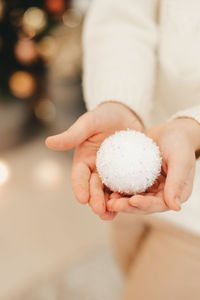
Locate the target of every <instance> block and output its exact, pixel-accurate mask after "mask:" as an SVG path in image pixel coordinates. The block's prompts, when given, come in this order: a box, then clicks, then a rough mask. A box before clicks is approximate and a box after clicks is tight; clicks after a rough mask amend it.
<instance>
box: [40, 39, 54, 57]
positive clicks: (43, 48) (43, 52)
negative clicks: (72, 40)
mask: <svg viewBox="0 0 200 300" xmlns="http://www.w3.org/2000/svg"><path fill="white" fill-rule="evenodd" d="M37 51H38V54H39V55H40V56H41V57H42V58H43V59H45V60H48V59H50V58H51V57H52V56H53V55H54V54H55V52H56V43H55V39H54V38H53V37H52V36H45V37H44V38H43V39H41V41H40V42H39V43H38V45H37Z"/></svg>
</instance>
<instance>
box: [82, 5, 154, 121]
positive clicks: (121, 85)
mask: <svg viewBox="0 0 200 300" xmlns="http://www.w3.org/2000/svg"><path fill="white" fill-rule="evenodd" d="M156 13H157V0H148V1H147V0H124V1H122V0H93V2H92V4H91V7H90V8H89V11H88V14H87V16H86V20H85V23H84V30H83V92H84V98H85V101H86V106H87V108H88V110H92V109H94V108H95V107H96V106H97V105H99V104H100V103H101V102H105V101H110V100H113V101H118V102H121V103H123V104H125V105H127V106H129V107H130V108H131V109H132V110H134V111H135V112H136V113H137V114H138V115H139V116H140V117H141V118H142V120H144V121H145V118H147V117H148V115H149V112H150V110H151V107H152V99H153V93H154V81H155V69H156V63H155V51H156V44H157V25H156Z"/></svg>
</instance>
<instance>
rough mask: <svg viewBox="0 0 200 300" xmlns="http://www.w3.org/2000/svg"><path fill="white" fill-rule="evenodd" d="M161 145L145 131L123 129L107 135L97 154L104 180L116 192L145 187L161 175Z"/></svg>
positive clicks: (144, 189) (144, 188) (99, 171)
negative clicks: (159, 146)
mask: <svg viewBox="0 0 200 300" xmlns="http://www.w3.org/2000/svg"><path fill="white" fill-rule="evenodd" d="M161 162H162V159H161V155H160V151H159V148H158V146H157V145H156V144H155V143H154V142H153V140H152V139H151V138H149V137H147V136H146V135H145V134H143V133H141V132H138V131H135V130H131V129H128V130H122V131H118V132H116V133H115V134H113V135H111V136H109V137H108V138H106V139H105V140H104V141H103V143H102V144H101V146H100V148H99V150H98V152H97V158H96V167H97V171H98V173H99V176H100V178H101V180H102V182H103V183H104V184H105V185H106V186H107V187H108V188H109V189H110V190H111V191H113V192H119V193H122V194H127V195H134V194H136V193H141V192H144V191H146V189H147V188H148V187H150V186H152V185H153V184H154V182H155V180H156V179H157V178H158V176H159V175H160V171H161Z"/></svg>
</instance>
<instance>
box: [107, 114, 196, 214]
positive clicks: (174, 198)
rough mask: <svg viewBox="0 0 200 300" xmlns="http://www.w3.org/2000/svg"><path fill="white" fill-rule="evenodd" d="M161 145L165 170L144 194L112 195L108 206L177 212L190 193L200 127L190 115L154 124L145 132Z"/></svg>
mask: <svg viewBox="0 0 200 300" xmlns="http://www.w3.org/2000/svg"><path fill="white" fill-rule="evenodd" d="M146 134H147V136H149V137H150V138H152V139H153V140H154V141H155V142H156V144H157V145H158V146H159V148H160V151H161V156H162V172H161V175H160V177H159V178H158V179H157V181H156V182H155V184H154V185H153V186H152V187H151V188H149V189H148V190H147V191H146V192H145V193H142V194H140V195H134V196H132V197H124V196H122V195H120V194H118V193H113V194H111V195H110V199H109V201H108V202H107V209H108V210H109V211H113V212H120V211H122V212H129V213H135V214H149V213H155V212H164V211H167V210H169V209H171V210H175V211H178V210H180V209H181V204H182V203H184V202H185V201H186V200H187V199H188V198H189V196H190V195H191V192H192V188H193V180H194V173H195V161H196V159H195V151H196V150H198V149H199V148H200V126H199V124H198V123H197V122H196V121H195V120H193V119H189V118H180V119H175V120H173V121H170V122H167V123H164V124H162V125H160V126H156V127H153V128H151V129H149V130H148V131H147V132H146Z"/></svg>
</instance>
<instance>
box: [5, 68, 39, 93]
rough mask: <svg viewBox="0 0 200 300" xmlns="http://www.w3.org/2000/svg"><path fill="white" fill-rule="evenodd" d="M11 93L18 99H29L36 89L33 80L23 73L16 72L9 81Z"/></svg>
mask: <svg viewBox="0 0 200 300" xmlns="http://www.w3.org/2000/svg"><path fill="white" fill-rule="evenodd" d="M9 86H10V89H11V91H12V93H13V94H14V95H15V96H16V97H18V98H29V97H30V96H31V95H32V94H33V92H34V91H35V88H36V83H35V79H34V78H33V76H32V75H31V74H30V73H28V72H25V71H17V72H15V73H13V74H12V76H11V77H10V80H9Z"/></svg>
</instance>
